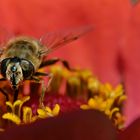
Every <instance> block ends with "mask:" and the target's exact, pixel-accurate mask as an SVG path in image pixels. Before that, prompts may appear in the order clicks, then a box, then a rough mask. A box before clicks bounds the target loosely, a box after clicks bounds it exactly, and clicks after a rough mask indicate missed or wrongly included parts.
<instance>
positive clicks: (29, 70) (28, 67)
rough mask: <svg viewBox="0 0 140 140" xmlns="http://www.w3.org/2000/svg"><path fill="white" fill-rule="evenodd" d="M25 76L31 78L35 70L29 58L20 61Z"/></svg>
mask: <svg viewBox="0 0 140 140" xmlns="http://www.w3.org/2000/svg"><path fill="white" fill-rule="evenodd" d="M20 65H21V68H22V71H23V76H24V78H29V77H30V76H32V74H33V72H34V66H33V64H32V63H31V62H29V61H28V60H24V59H22V60H21V62H20Z"/></svg>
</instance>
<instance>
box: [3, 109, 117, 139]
mask: <svg viewBox="0 0 140 140" xmlns="http://www.w3.org/2000/svg"><path fill="white" fill-rule="evenodd" d="M115 137H116V132H115V128H114V127H113V126H112V123H111V122H110V121H109V120H108V119H107V117H106V116H105V115H103V114H102V113H100V112H97V111H93V110H88V111H83V110H81V111H77V112H71V113H66V114H63V115H61V116H58V117H54V118H49V119H46V120H41V121H38V122H36V123H33V124H31V125H24V126H17V127H13V128H10V129H8V130H6V131H5V132H4V133H2V134H1V135H0V139H4V140H9V139H10V140H31V139H33V140H38V139H40V140H56V139H57V140H90V139H94V140H114V139H115Z"/></svg>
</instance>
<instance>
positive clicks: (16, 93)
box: [14, 88, 19, 102]
mask: <svg viewBox="0 0 140 140" xmlns="http://www.w3.org/2000/svg"><path fill="white" fill-rule="evenodd" d="M18 93H19V89H18V88H17V89H15V93H14V102H15V101H16V100H17V98H18Z"/></svg>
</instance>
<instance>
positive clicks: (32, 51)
mask: <svg viewBox="0 0 140 140" xmlns="http://www.w3.org/2000/svg"><path fill="white" fill-rule="evenodd" d="M89 29H90V28H89V27H82V28H78V29H74V30H69V31H66V32H56V33H48V34H46V35H45V36H43V37H42V38H40V39H39V40H38V39H35V38H32V37H28V36H15V37H12V38H10V39H9V40H7V41H6V42H5V43H3V48H2V50H1V57H0V73H1V75H2V76H3V78H2V79H1V80H8V81H9V82H10V83H11V86H12V89H13V90H14V92H15V93H14V101H15V100H17V97H18V90H19V85H20V84H21V83H22V82H23V81H24V80H27V79H28V80H35V81H37V80H38V76H48V77H49V78H50V79H49V81H48V85H47V87H48V86H49V84H50V82H51V79H52V74H49V73H41V72H38V70H39V69H40V68H42V67H45V66H47V65H50V64H54V63H56V62H57V61H60V59H59V58H55V59H51V60H44V58H45V57H46V56H48V54H50V53H51V52H52V51H54V50H55V49H56V48H59V47H61V46H64V45H66V44H67V43H69V42H72V41H74V40H77V39H78V38H79V37H81V36H82V35H83V34H85V33H86V32H87V31H89ZM62 63H63V64H64V65H65V66H66V67H67V68H69V65H68V63H67V62H66V61H62ZM43 98H44V95H42V97H41V101H40V102H41V104H43Z"/></svg>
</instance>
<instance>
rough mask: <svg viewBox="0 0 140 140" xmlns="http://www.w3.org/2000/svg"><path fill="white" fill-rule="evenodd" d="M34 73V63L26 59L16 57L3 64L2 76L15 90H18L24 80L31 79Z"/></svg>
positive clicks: (6, 60) (4, 61)
mask: <svg viewBox="0 0 140 140" xmlns="http://www.w3.org/2000/svg"><path fill="white" fill-rule="evenodd" d="M33 72H34V67H33V65H32V63H31V62H29V61H28V60H26V59H20V58H17V57H14V58H6V59H4V60H2V62H1V74H2V75H3V77H5V78H6V79H7V80H8V81H10V82H11V84H12V87H13V89H16V88H17V87H18V85H19V83H20V82H22V81H23V80H24V79H28V78H29V77H31V76H32V74H33Z"/></svg>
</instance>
